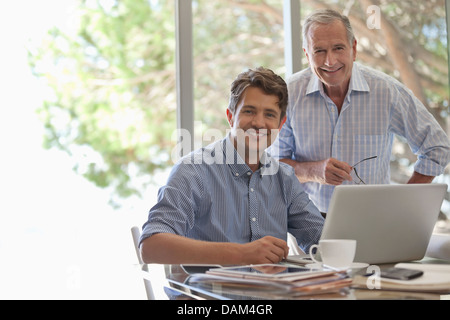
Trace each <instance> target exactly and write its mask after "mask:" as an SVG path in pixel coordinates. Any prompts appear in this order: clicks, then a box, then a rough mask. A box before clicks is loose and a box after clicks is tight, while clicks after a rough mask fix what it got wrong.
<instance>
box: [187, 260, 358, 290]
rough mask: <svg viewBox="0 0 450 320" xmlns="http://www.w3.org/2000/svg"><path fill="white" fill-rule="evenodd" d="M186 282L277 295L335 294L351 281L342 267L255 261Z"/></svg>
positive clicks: (221, 269) (192, 276) (217, 269)
mask: <svg viewBox="0 0 450 320" xmlns="http://www.w3.org/2000/svg"><path fill="white" fill-rule="evenodd" d="M189 283H192V284H193V283H195V284H197V285H198V284H210V285H214V286H216V287H217V286H221V288H222V289H223V290H224V289H225V290H227V291H228V292H235V293H236V292H238V291H239V293H241V294H245V293H249V292H258V293H259V295H261V294H262V293H264V292H266V293H269V294H271V295H274V294H277V295H279V296H304V295H316V294H330V293H339V292H340V291H341V289H343V288H347V287H349V286H350V284H351V283H352V280H351V278H350V277H349V276H348V274H347V272H346V271H345V270H342V271H336V270H324V269H312V268H307V267H302V266H294V265H282V264H258V265H247V266H232V267H218V268H211V269H209V270H208V271H206V272H205V273H199V274H192V275H191V276H190V277H189Z"/></svg>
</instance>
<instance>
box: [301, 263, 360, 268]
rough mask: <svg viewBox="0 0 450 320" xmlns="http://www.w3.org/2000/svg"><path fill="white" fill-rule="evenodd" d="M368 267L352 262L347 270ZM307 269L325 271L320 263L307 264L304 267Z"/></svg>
mask: <svg viewBox="0 0 450 320" xmlns="http://www.w3.org/2000/svg"><path fill="white" fill-rule="evenodd" d="M368 266H369V264H368V263H365V262H353V263H352V265H351V266H350V267H349V268H348V269H362V268H367V267H368ZM305 267H307V268H313V269H327V268H323V267H322V264H321V263H309V264H307V265H305Z"/></svg>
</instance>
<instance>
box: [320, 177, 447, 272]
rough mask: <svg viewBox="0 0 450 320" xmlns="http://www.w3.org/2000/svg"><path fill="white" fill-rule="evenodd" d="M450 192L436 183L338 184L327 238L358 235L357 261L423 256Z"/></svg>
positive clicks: (408, 259) (385, 261)
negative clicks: (445, 198)
mask: <svg viewBox="0 0 450 320" xmlns="http://www.w3.org/2000/svg"><path fill="white" fill-rule="evenodd" d="M446 192H447V185H446V184H434V183H432V184H396V185H341V186H337V187H336V188H335V190H334V192H333V195H332V197H331V202H330V206H329V211H328V213H327V217H326V219H325V224H324V228H323V230H322V235H321V239H356V240H357V245H356V254H355V259H354V261H355V262H366V263H369V264H381V263H394V262H401V261H412V260H420V259H422V258H423V257H424V256H425V253H426V250H427V247H428V243H429V241H430V238H431V235H432V233H433V229H434V226H435V224H436V222H437V219H438V216H439V212H440V209H441V206H442V202H443V200H444V196H445V193H446Z"/></svg>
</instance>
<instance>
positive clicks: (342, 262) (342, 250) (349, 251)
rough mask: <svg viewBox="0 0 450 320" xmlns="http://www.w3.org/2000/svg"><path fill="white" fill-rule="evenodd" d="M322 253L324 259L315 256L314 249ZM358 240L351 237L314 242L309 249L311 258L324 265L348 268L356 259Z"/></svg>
mask: <svg viewBox="0 0 450 320" xmlns="http://www.w3.org/2000/svg"><path fill="white" fill-rule="evenodd" d="M314 248H316V249H317V251H318V252H319V253H320V257H321V259H322V261H318V260H316V258H315V254H314V253H313V249H314ZM355 252H356V240H350V239H322V240H319V244H318V245H317V244H314V245H312V246H311V247H310V249H309V256H310V257H311V259H312V260H313V261H314V262H315V263H318V264H320V265H322V266H324V267H327V266H328V267H332V268H336V269H348V268H350V267H351V265H352V263H353V259H355Z"/></svg>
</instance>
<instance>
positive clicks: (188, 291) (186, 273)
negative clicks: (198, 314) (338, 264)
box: [164, 258, 450, 300]
mask: <svg viewBox="0 0 450 320" xmlns="http://www.w3.org/2000/svg"><path fill="white" fill-rule="evenodd" d="M414 263H420V264H450V261H443V260H438V259H433V258H425V259H423V260H420V261H414ZM392 266H393V264H384V265H380V266H379V267H380V269H384V268H388V267H392ZM164 267H165V274H166V284H167V285H166V286H165V288H164V291H165V293H166V294H167V296H168V298H169V299H170V300H186V299H193V300H196V299H199V300H259V299H266V300H299V299H300V300H411V299H417V300H444V299H445V300H448V299H450V291H449V292H448V293H424V292H403V291H388V290H380V289H372V290H369V289H356V288H351V287H345V288H341V289H338V290H336V291H335V292H329V293H322V294H314V295H304V294H302V295H299V294H295V293H294V292H286V291H282V290H281V291H277V290H274V289H273V288H266V289H264V288H257V289H252V288H249V287H247V286H245V287H244V286H242V287H239V286H227V285H222V284H220V283H198V282H195V281H192V278H193V277H192V275H193V274H195V273H198V272H199V271H200V272H201V270H198V269H197V270H191V269H188V268H185V267H184V266H181V265H165V266H164ZM364 273H366V270H363V269H359V270H352V271H350V272H349V275H350V276H351V277H353V276H355V275H358V274H359V275H362V274H364Z"/></svg>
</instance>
